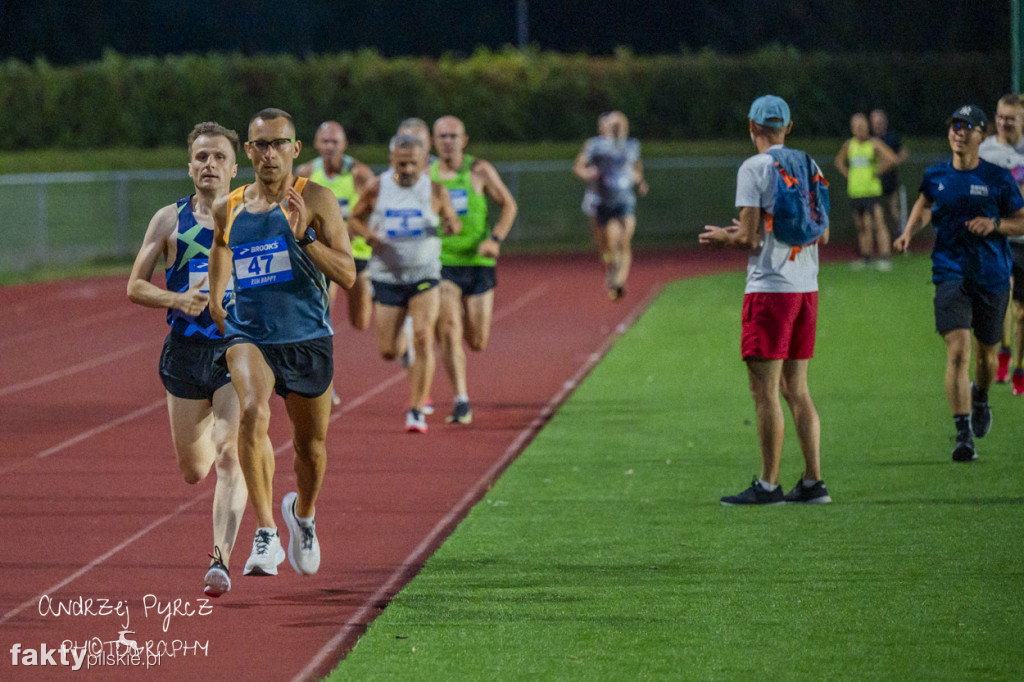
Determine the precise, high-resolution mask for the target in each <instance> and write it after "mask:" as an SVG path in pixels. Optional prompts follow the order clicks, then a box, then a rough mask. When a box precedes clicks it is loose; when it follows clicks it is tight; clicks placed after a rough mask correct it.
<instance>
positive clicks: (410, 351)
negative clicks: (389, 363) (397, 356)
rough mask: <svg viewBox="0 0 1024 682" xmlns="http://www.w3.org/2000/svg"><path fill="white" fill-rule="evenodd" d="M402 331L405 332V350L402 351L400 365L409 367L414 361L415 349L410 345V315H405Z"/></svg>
mask: <svg viewBox="0 0 1024 682" xmlns="http://www.w3.org/2000/svg"><path fill="white" fill-rule="evenodd" d="M402 333H403V334H405V352H403V353H402V367H405V368H406V369H409V368H410V367H412V366H413V364H415V363H416V349H415V348H413V345H412V315H406V316H405V321H404V322H402Z"/></svg>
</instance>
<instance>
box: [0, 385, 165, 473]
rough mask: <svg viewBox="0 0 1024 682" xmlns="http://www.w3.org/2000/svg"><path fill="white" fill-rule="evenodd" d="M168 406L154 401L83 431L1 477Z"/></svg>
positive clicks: (7, 470)
mask: <svg viewBox="0 0 1024 682" xmlns="http://www.w3.org/2000/svg"><path fill="white" fill-rule="evenodd" d="M166 404H167V401H166V400H165V399H161V400H154V401H153V402H151V403H150V404H148V405H145V406H143V407H140V408H139V409H137V410H134V411H132V412H129V413H127V414H123V415H121V416H120V417H117V418H116V419H111V420H110V421H108V422H104V423H102V424H100V425H99V426H94V427H93V428H91V429H89V430H87V431H82V432H81V433H79V434H78V435H76V436H72V437H71V438H68V439H67V440H63V441H61V442H60V443H57V444H56V445H54V446H51V447H49V448H46V449H45V450H40V451H39V452H37V453H36V454H35V455H33V456H32V457H26V458H24V459H22V460H20V461H18V462H15V463H14V464H11V465H10V466H7V467H4V468H0V476H2V475H4V474H6V473H10V472H11V471H14V470H15V469H20V468H21V467H23V466H25V465H26V464H29V463H31V462H34V461H36V460H38V459H45V458H46V457H49V456H50V455H52V454H54V453H57V452H60V451H61V450H65V449H67V448H69V447H71V446H72V445H77V444H78V443H81V442H82V441H83V440H86V439H88V438H92V437H93V436H95V435H97V434H100V433H103V432H104V431H109V430H110V429H112V428H114V427H116V426H120V425H121V424H126V423H128V422H130V421H132V420H133V419H136V418H138V417H141V416H142V415H144V414H148V413H149V412H152V411H153V410H155V409H157V408H159V407H161V406H163V405H166Z"/></svg>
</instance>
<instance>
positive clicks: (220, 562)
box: [203, 545, 231, 599]
mask: <svg viewBox="0 0 1024 682" xmlns="http://www.w3.org/2000/svg"><path fill="white" fill-rule="evenodd" d="M210 558H211V559H213V563H212V564H210V568H209V569H208V570H207V571H206V577H204V578H203V582H204V583H205V587H204V588H203V594H205V595H206V596H207V597H213V598H214V599H216V598H217V597H219V596H220V595H222V594H224V593H225V592H227V591H228V590H230V589H231V574H230V572H228V567H227V566H226V565H224V557H222V556H221V554H220V547H217V546H216V545H215V546H214V548H213V554H211V555H210Z"/></svg>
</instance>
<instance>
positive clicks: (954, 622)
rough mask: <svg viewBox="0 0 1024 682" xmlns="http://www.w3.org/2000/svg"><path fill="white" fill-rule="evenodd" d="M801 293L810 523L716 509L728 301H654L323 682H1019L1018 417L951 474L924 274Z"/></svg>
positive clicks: (997, 403)
mask: <svg viewBox="0 0 1024 682" xmlns="http://www.w3.org/2000/svg"><path fill="white" fill-rule="evenodd" d="M820 284H821V314H820V321H819V333H818V348H817V354H816V357H815V359H814V361H813V362H812V365H811V373H810V383H811V391H812V394H813V396H814V397H815V400H816V403H817V406H818V410H819V412H820V414H821V421H822V461H823V474H824V477H825V481H826V483H827V484H828V487H829V491H830V493H831V495H832V497H833V499H834V500H835V501H834V503H833V504H831V505H824V506H799V505H786V506H781V507H770V508H735V507H723V506H721V505H720V504H719V501H718V498H719V497H720V496H722V495H726V494H732V493H735V492H738V491H740V490H741V489H743V488H745V487H746V486H747V485H749V483H750V480H751V478H752V477H753V475H755V474H756V473H757V472H758V470H759V459H758V454H757V447H756V439H755V427H754V426H753V424H752V419H753V404H752V401H751V399H750V396H749V393H748V390H747V385H746V372H745V367H744V365H743V363H742V362H741V361H740V360H739V312H740V299H741V295H742V288H743V276H742V274H741V273H735V274H727V275H719V276H713V277H707V278H701V279H695V280H688V281H680V282H677V283H674V284H673V285H671V286H669V287H668V288H667V289H666V290H665V291H664V293H663V294H662V295H661V296H660V298H659V299H658V300H657V301H656V302H655V304H654V305H653V307H652V308H651V309H650V310H649V311H648V312H647V313H646V314H645V315H644V316H643V317H642V318H641V319H640V320H639V322H638V323H637V324H636V325H635V326H634V327H633V328H632V329H630V330H629V331H628V332H627V333H626V334H625V335H624V336H623V337H622V338H621V339H619V340H618V341H617V342H616V343H615V345H614V347H613V349H612V350H611V352H610V353H609V355H608V356H607V358H606V359H605V360H604V361H603V362H602V363H601V364H600V365H599V366H598V367H597V368H596V369H595V370H594V371H593V372H592V374H591V375H590V376H589V377H588V378H587V379H586V381H585V382H584V384H583V385H582V386H581V387H580V388H579V390H577V391H576V392H575V393H574V394H573V395H572V396H571V398H570V399H569V400H568V401H567V403H566V404H565V405H564V406H563V407H562V408H561V409H560V410H559V411H558V413H557V415H556V416H555V417H554V419H553V420H552V421H551V422H550V424H549V425H548V426H547V427H546V428H545V429H544V430H543V431H542V432H541V433H540V434H539V436H538V437H537V438H536V439H535V440H534V441H533V443H531V444H530V445H529V447H528V448H527V449H526V451H525V452H524V453H523V454H522V455H521V457H520V458H519V459H518V460H517V461H516V462H515V463H514V464H513V465H512V467H511V468H510V469H509V470H508V471H507V472H506V473H505V474H504V475H503V476H502V478H501V479H500V480H499V481H498V483H497V484H496V485H495V486H494V488H493V489H492V490H491V491H490V492H489V493H488V494H487V496H486V498H485V499H484V500H483V501H481V502H480V504H478V505H477V507H476V508H475V509H474V510H473V511H472V512H471V513H470V515H469V516H468V517H467V518H466V520H465V521H464V522H463V523H462V524H461V525H460V526H459V527H458V529H457V530H456V531H455V533H454V534H453V535H452V536H451V538H450V539H449V540H448V541H447V542H446V543H445V544H444V545H443V546H442V547H441V548H440V549H439V550H438V552H437V553H436V554H435V555H434V556H433V557H432V558H431V559H430V560H429V561H428V562H427V564H426V566H425V568H424V570H423V571H422V572H421V573H420V574H419V575H418V576H417V577H416V578H415V579H414V580H413V582H412V583H410V584H409V585H408V586H407V587H406V588H405V590H403V591H402V592H401V593H400V594H399V595H398V596H397V598H396V599H395V600H394V601H393V603H392V604H391V605H390V606H389V607H388V608H387V609H386V610H385V611H384V613H383V614H382V615H381V617H380V618H378V619H377V621H375V622H374V623H373V624H372V625H371V627H370V628H369V631H368V633H367V634H366V635H365V637H364V638H363V639H362V640H361V641H360V642H359V644H358V645H357V646H356V648H355V650H354V651H353V652H352V653H351V654H350V656H349V657H348V658H347V659H346V660H345V661H343V662H342V663H341V665H340V666H339V667H338V669H337V670H336V671H335V672H334V673H333V674H332V676H331V677H330V679H331V680H391V681H394V680H398V681H403V680H410V681H412V680H417V681H420V680H490V679H494V680H669V679H671V680H677V679H682V680H737V679H768V680H821V679H828V680H1020V679H1024V655H1022V651H1024V625H1022V617H1024V566H1022V551H1021V542H1022V538H1024V533H1022V531H1024V493H1022V489H1024V447H1022V445H1021V443H1022V441H1024V398H1014V397H1012V396H1011V395H1010V391H1009V388H1008V387H1007V386H999V387H994V388H993V392H992V405H993V411H994V418H995V421H994V427H993V430H992V432H991V433H990V434H989V435H988V436H987V437H986V438H985V439H984V440H979V441H978V451H979V454H980V459H979V460H978V461H977V462H974V463H968V464H957V463H953V462H952V461H951V460H950V450H951V448H952V434H953V429H952V420H951V419H950V417H949V414H948V409H947V406H946V402H945V398H944V395H943V390H942V377H943V367H944V358H945V354H944V350H943V346H942V343H941V340H940V339H939V338H938V336H937V335H936V334H935V333H934V332H933V331H932V329H933V327H932V316H931V297H932V286H931V284H930V276H929V260H928V258H927V256H924V255H918V256H914V257H910V258H905V259H899V260H898V262H897V263H896V267H895V270H894V272H892V273H888V274H883V273H876V272H857V273H855V272H851V271H849V270H848V269H847V268H846V266H845V265H828V266H825V267H823V269H822V272H821V276H820ZM491 361H492V362H500V358H497V357H492V358H491ZM787 436H788V437H787V442H786V448H785V452H784V455H783V465H782V482H783V484H784V487H785V488H786V489H787V490H788V488H789V487H791V486H792V485H793V484H794V483H795V482H796V481H797V479H798V477H799V476H800V474H801V472H802V460H801V457H800V454H799V450H798V449H797V447H796V444H795V442H794V441H795V437H794V435H793V433H792V427H791V423H790V424H789V432H788V434H787Z"/></svg>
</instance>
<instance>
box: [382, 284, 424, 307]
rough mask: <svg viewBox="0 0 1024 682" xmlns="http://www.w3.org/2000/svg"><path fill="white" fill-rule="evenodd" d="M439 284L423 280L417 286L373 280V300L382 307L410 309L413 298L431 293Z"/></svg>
mask: <svg viewBox="0 0 1024 682" xmlns="http://www.w3.org/2000/svg"><path fill="white" fill-rule="evenodd" d="M438 284H439V281H438V280H436V279H421V280H420V281H419V282H416V283H415V284H389V283H387V282H380V281H377V280H373V300H374V301H376V302H377V303H380V304H381V305H390V306H394V307H396V308H408V307H409V300H410V299H412V297H413V296H417V295H419V294H422V293H423V292H425V291H430V290H431V289H433V288H434V287H436V286H437V285H438Z"/></svg>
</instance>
